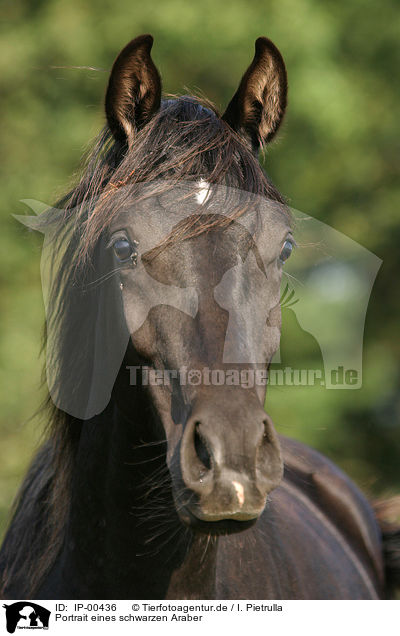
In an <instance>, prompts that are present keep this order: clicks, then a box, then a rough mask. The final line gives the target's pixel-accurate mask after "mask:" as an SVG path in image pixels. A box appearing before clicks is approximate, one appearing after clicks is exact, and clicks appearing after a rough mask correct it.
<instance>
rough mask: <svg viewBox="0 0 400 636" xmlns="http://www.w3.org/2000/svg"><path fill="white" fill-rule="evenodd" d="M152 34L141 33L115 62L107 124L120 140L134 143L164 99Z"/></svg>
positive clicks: (107, 109)
mask: <svg viewBox="0 0 400 636" xmlns="http://www.w3.org/2000/svg"><path fill="white" fill-rule="evenodd" d="M152 46H153V38H152V36H151V35H140V36H139V37H137V38H135V39H134V40H132V41H131V42H129V44H127V45H126V47H125V48H124V49H122V51H121V53H120V54H119V55H118V57H117V59H116V60H115V62H114V65H113V67H112V70H111V75H110V80H109V83H108V88H107V93H106V104H105V106H106V115H107V121H108V125H109V127H110V129H111V132H112V134H113V136H114V138H115V139H116V140H117V141H120V142H122V143H125V142H126V141H128V143H131V142H132V140H133V137H134V134H135V132H136V131H137V130H139V129H140V128H141V127H142V126H144V125H145V124H147V122H148V121H149V120H150V119H151V117H152V116H153V115H154V113H155V112H157V110H158V109H159V108H160V103H161V79H160V75H159V73H158V71H157V68H156V67H155V65H154V62H153V60H152V59H151V56H150V51H151V47H152Z"/></svg>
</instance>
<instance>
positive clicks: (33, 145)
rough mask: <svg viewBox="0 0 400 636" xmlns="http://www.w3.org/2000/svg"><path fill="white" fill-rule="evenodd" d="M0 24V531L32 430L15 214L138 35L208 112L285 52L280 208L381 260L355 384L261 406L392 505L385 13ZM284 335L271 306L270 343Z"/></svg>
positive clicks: (395, 253) (392, 11) (395, 236)
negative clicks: (273, 49)
mask: <svg viewBox="0 0 400 636" xmlns="http://www.w3.org/2000/svg"><path fill="white" fill-rule="evenodd" d="M1 12H2V14H3V15H2V19H1V23H0V24H1V26H0V29H1V39H0V78H1V80H0V82H1V94H2V100H1V104H0V109H1V129H0V130H1V133H0V135H1V138H0V160H1V163H2V169H1V175H2V187H1V191H0V197H1V205H0V210H1V223H2V228H1V233H0V259H1V266H0V281H1V283H0V284H1V293H0V305H1V317H2V320H1V344H0V401H1V408H0V444H1V446H0V526H1V527H0V530H2V529H3V528H4V524H5V523H6V515H7V510H8V509H9V506H10V504H11V501H12V498H13V496H14V494H15V492H16V489H17V487H18V484H19V483H20V480H21V477H22V475H23V473H24V472H25V470H26V466H27V463H28V462H29V459H30V457H31V455H32V452H33V450H34V448H35V447H36V445H37V444H38V441H39V438H40V431H41V426H42V422H40V419H39V418H34V419H33V420H30V419H29V418H30V417H31V416H32V414H33V413H34V411H35V409H36V408H37V407H38V405H39V403H40V400H41V398H42V391H41V389H40V377H41V367H42V363H43V361H42V359H41V358H40V356H39V353H40V334H41V329H42V323H43V320H44V312H43V303H42V293H41V286H40V272H39V263H40V253H41V240H40V237H38V236H35V235H34V234H31V233H29V232H27V231H26V229H25V228H24V227H23V226H22V225H19V224H18V223H17V222H16V221H15V220H14V219H13V218H12V217H11V214H25V213H28V212H29V210H28V209H27V208H26V207H25V206H24V205H23V204H22V203H20V200H21V199H24V198H33V199H39V200H41V201H45V202H49V203H51V202H54V201H55V200H56V198H57V197H58V196H59V195H60V194H61V193H63V192H64V191H65V190H66V189H67V187H68V186H69V185H70V184H71V183H72V182H73V174H74V172H76V171H77V169H78V168H79V159H80V156H81V154H82V151H83V149H84V147H85V146H86V145H87V144H88V142H89V141H90V140H91V139H92V138H93V137H94V136H95V134H96V133H97V131H98V130H99V129H100V127H101V126H102V125H103V123H104V115H103V109H102V101H103V95H104V91H105V86H106V82H107V77H108V76H107V71H108V70H109V69H110V67H111V64H112V61H113V59H114V57H115V56H116V54H117V53H118V52H119V50H120V49H121V48H122V46H124V45H125V44H126V43H127V42H128V41H129V40H130V39H131V38H132V37H135V36H136V35H139V34H141V33H146V32H150V33H152V34H153V35H154V37H155V45H154V48H153V58H154V60H155V62H156V64H157V66H158V67H159V69H160V72H161V74H162V77H163V83H164V90H165V91H166V92H173V93H182V92H187V91H190V90H194V91H198V90H201V91H202V92H203V93H204V94H205V95H206V96H207V97H209V98H210V99H211V100H213V101H214V102H215V103H216V105H217V107H219V108H221V109H223V107H224V106H225V105H226V104H227V103H228V101H229V99H230V98H231V96H232V94H233V92H234V91H235V90H236V87H237V84H238V82H239V79H240V77H241V74H242V73H243V71H244V70H245V68H246V67H247V65H248V64H249V63H250V61H251V59H252V56H253V50H254V49H253V47H254V40H255V39H256V38H257V37H258V36H260V35H266V36H268V37H270V38H271V39H272V40H273V41H274V42H275V43H276V44H277V46H278V47H279V49H280V50H281V52H282V54H283V56H284V58H285V61H286V64H287V69H288V75H289V86H290V92H289V108H288V113H287V116H286V120H285V124H284V126H283V129H282V130H281V132H280V134H279V136H278V140H277V141H276V142H274V143H273V144H272V146H271V147H270V149H269V152H268V154H267V157H266V158H265V165H266V168H267V171H268V173H269V174H270V176H271V177H272V179H273V181H274V182H275V183H276V185H277V186H278V188H279V189H280V190H281V192H282V193H283V194H284V195H285V196H286V197H287V199H288V201H289V203H290V205H292V206H293V207H295V208H297V209H299V210H302V211H303V212H306V213H307V214H310V215H312V216H313V217H315V218H317V219H320V220H321V221H324V222H326V223H328V224H330V225H332V226H333V227H335V228H336V229H337V230H339V231H340V232H343V233H344V234H346V235H347V236H349V237H351V238H352V239H354V240H355V241H357V242H358V243H360V244H361V245H363V246H365V247H366V248H367V249H368V250H370V251H372V252H373V253H375V254H376V255H377V256H379V257H380V258H381V259H382V260H383V265H382V267H381V270H380V272H379V274H378V277H377V280H376V282H375V286H374V288H373V292H372V297H371V302H370V305H369V309H368V315H367V322H366V327H365V347H364V375H363V387H362V389H360V390H357V391H344V390H342V391H329V390H326V389H324V388H319V387H303V386H301V387H271V389H270V392H269V396H268V410H269V412H270V414H271V415H272V417H273V419H274V421H275V423H276V425H277V428H278V429H279V430H280V431H281V432H282V433H284V434H287V435H290V436H293V437H298V438H300V439H303V440H305V441H306V442H307V443H309V444H311V445H313V446H314V447H316V448H318V449H320V450H322V451H323V452H325V453H326V454H327V455H328V456H330V457H331V458H333V460H334V461H336V462H337V463H338V464H339V465H340V466H341V467H343V468H344V469H345V470H346V471H347V472H348V473H349V474H350V475H351V476H352V477H353V478H354V479H355V480H356V481H357V483H358V484H359V485H360V486H361V487H362V488H363V489H364V491H365V492H367V493H368V494H370V495H373V496H376V495H388V494H390V493H395V492H400V469H399V458H400V437H399V412H400V398H399V368H400V365H399V362H400V340H399V334H398V320H399V318H398V316H399V311H398V309H399V303H400V300H399V293H398V272H399V264H400V263H399V261H400V256H399V254H400V250H399V241H400V222H399V221H400V206H399V203H400V200H399V199H400V198H399V185H398V182H397V183H396V170H395V165H396V160H398V156H399V152H398V151H399V137H398V118H399V100H398V97H399V95H398V92H399V83H398V81H397V80H396V77H397V71H398V68H399V67H400V59H399V57H400V48H399V46H398V34H399V32H400V28H399V27H400V21H399V10H398V3H397V2H395V0H381V1H380V2H379V3H377V2H373V1H372V0H346V1H345V0H339V1H338V0H324V2H320V1H319V0H279V1H275V2H272V1H266V0H261V1H259V0H230V2H229V3H222V2H216V1H215V0H197V2H193V3H190V2H188V1H187V0H149V1H148V2H135V1H129V2H128V1H127V0H113V1H112V2H111V1H107V0H96V1H91V2H85V1H83V0H55V1H52V0H3V2H2V8H1ZM76 66H80V67H87V68H81V69H76V68H75V69H74V68H72V67H76ZM65 67H69V68H65ZM90 67H95V69H97V70H94V69H91V68H90ZM290 322H291V321H290V312H286V316H285V311H284V325H283V334H284V336H285V330H289V331H290V328H291V326H290ZM293 355H294V356H295V357H296V356H297V360H298V361H299V365H300V366H302V367H304V366H305V365H306V366H308V367H310V368H313V367H314V366H315V364H316V361H315V360H314V359H313V356H314V355H315V351H314V350H313V347H312V343H311V344H309V341H308V340H307V338H304V341H303V342H299V343H297V345H296V347H295V350H294V352H293Z"/></svg>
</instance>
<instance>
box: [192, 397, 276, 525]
mask: <svg viewBox="0 0 400 636" xmlns="http://www.w3.org/2000/svg"><path fill="white" fill-rule="evenodd" d="M232 407H233V408H232ZM181 472H182V477H183V481H184V483H185V486H186V488H187V489H188V490H189V491H191V493H192V494H193V495H194V496H192V497H189V498H188V503H187V508H188V509H189V510H190V512H192V514H194V516H195V517H197V518H198V519H201V520H202V521H209V522H211V521H220V520H223V519H235V520H238V521H245V520H250V519H255V518H257V517H258V516H259V515H260V514H261V512H262V511H263V509H264V507H265V502H266V497H267V495H268V493H269V492H270V491H271V490H272V489H273V488H275V487H276V486H277V485H278V484H279V482H280V481H281V479H282V474H283V464H282V459H281V454H280V446H279V441H278V437H277V435H276V433H275V431H274V428H273V425H272V422H271V420H270V418H269V417H268V415H267V414H266V413H265V412H264V411H263V410H262V408H261V407H254V405H253V406H252V408H244V407H243V403H241V404H240V407H238V408H235V405H234V404H232V403H231V404H230V408H229V407H228V408H226V409H224V410H222V409H221V406H220V408H219V409H215V408H211V407H210V405H209V404H208V405H207V407H205V406H203V407H199V408H196V409H195V410H194V411H193V412H192V414H191V417H190V419H189V420H188V421H187V423H186V427H185V432H184V434H183V437H182V444H181Z"/></svg>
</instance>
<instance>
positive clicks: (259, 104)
mask: <svg viewBox="0 0 400 636" xmlns="http://www.w3.org/2000/svg"><path fill="white" fill-rule="evenodd" d="M286 102H287V74H286V68H285V63H284V61H283V58H282V55H281V54H280V52H279V51H278V49H277V48H276V46H275V45H274V44H273V43H272V42H271V40H269V39H268V38H264V37H261V38H258V39H257V40H256V43H255V55H254V59H253V61H252V63H251V64H250V66H249V68H248V69H247V71H246V72H245V74H244V75H243V77H242V79H241V82H240V84H239V88H238V89H237V91H236V93H235V95H234V96H233V98H232V100H231V101H230V103H229V105H228V107H227V109H226V111H225V113H224V115H223V117H222V119H223V120H224V121H226V122H227V123H228V124H229V125H230V126H231V128H233V130H235V131H236V132H237V133H238V134H239V135H241V136H242V138H243V139H244V140H245V142H246V143H247V144H249V145H250V146H251V148H252V149H253V151H254V152H256V153H258V151H259V150H260V148H261V147H262V146H263V145H264V144H266V143H268V142H269V141H270V140H271V139H272V138H273V137H274V136H275V134H276V132H277V131H278V128H279V126H280V125H281V123H282V119H283V116H284V113H285V109H286Z"/></svg>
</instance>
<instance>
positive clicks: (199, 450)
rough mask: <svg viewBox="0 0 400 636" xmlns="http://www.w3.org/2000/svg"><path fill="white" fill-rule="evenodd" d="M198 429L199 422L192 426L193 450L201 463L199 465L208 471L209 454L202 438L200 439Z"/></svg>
mask: <svg viewBox="0 0 400 636" xmlns="http://www.w3.org/2000/svg"><path fill="white" fill-rule="evenodd" d="M199 427H200V422H196V423H195V425H194V448H195V451H196V455H197V457H198V458H199V460H200V461H201V463H202V464H203V466H204V468H205V469H206V470H210V469H211V456H210V453H209V452H208V448H207V446H206V443H205V441H204V438H203V437H202V435H201V433H200V431H199Z"/></svg>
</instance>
